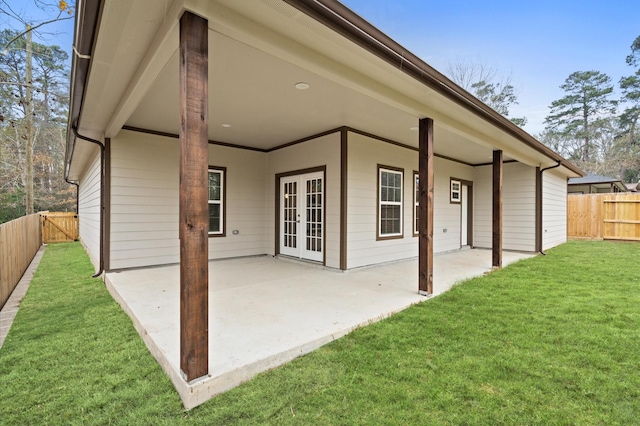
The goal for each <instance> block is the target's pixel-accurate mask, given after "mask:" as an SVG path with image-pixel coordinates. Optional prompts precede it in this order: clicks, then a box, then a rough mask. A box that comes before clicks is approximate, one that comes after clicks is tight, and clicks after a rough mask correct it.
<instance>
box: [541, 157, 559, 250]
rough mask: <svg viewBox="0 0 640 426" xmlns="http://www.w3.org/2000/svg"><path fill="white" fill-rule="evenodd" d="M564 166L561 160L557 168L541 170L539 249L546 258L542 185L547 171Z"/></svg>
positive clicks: (551, 167) (550, 167)
mask: <svg viewBox="0 0 640 426" xmlns="http://www.w3.org/2000/svg"><path fill="white" fill-rule="evenodd" d="M561 165H562V162H561V161H560V160H558V164H556V165H555V166H549V167H545V168H544V169H541V170H540V172H539V173H540V174H539V176H540V207H538V208H539V209H540V229H538V239H539V241H540V247H539V249H540V250H539V253H540V254H541V255H543V256H546V255H547V254H546V253H545V252H544V251H543V250H542V246H543V244H542V242H543V238H542V237H543V236H544V232H543V231H542V229H543V228H544V226H542V224H543V223H544V216H543V213H542V211H543V210H542V202H543V201H542V200H544V193H543V185H542V174H543V173H544V172H546V171H547V170H551V169H555V168H557V167H560V166H561Z"/></svg>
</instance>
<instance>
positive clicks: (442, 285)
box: [105, 250, 531, 409]
mask: <svg viewBox="0 0 640 426" xmlns="http://www.w3.org/2000/svg"><path fill="white" fill-rule="evenodd" d="M527 257H531V254H523V253H514V252H504V253H503V264H504V265H505V266H506V265H508V264H509V263H513V262H515V261H518V260H520V259H524V258H527ZM490 265H491V251H490V250H462V251H456V252H451V253H445V254H439V255H436V256H434V295H437V294H441V293H443V292H445V291H447V290H448V289H450V288H451V286H452V285H454V284H455V283H457V282H460V281H462V280H464V279H467V278H471V277H474V276H478V275H482V274H484V273H485V272H487V271H489V270H491V268H490ZM179 274H180V268H179V266H178V265H171V266H161V267H156V268H144V269H135V270H126V271H121V272H109V273H107V274H106V278H105V281H106V283H107V288H108V289H109V291H110V292H111V294H112V295H113V297H114V298H115V299H116V300H117V301H118V302H119V303H120V305H121V306H122V307H123V309H124V310H125V312H127V313H128V314H129V316H130V317H131V318H132V319H133V322H134V325H135V327H136V329H137V330H138V332H139V333H140V335H141V336H142V337H143V339H144V341H145V343H146V344H147V347H148V348H149V350H150V351H151V353H152V354H153V356H154V357H155V358H156V359H157V360H158V362H159V363H160V365H161V366H162V368H163V369H164V370H165V372H166V373H167V374H168V375H169V377H170V378H171V380H172V382H173V384H174V386H175V387H176V389H177V390H178V392H179V393H180V397H181V398H182V401H183V403H184V405H185V408H187V409H189V408H192V407H195V406H197V405H199V404H201V403H202V402H204V401H206V400H208V399H210V398H211V397H213V396H215V395H216V394H219V393H221V392H224V391H226V390H228V389H230V388H233V387H235V386H237V385H239V384H240V383H242V382H244V381H246V380H248V379H250V378H251V377H253V376H255V375H256V374H257V373H259V372H261V371H265V370H268V369H271V368H274V367H276V366H278V365H281V364H284V363H285V362H288V361H290V360H291V359H293V358H296V357H298V356H301V355H303V354H306V353H308V352H311V351H312V350H314V349H316V348H318V347H320V346H322V345H323V344H325V343H328V342H330V341H332V340H334V339H337V338H339V337H341V336H343V335H345V334H347V333H348V332H350V331H352V330H353V329H355V328H357V327H360V326H363V325H367V324H370V323H372V322H375V321H378V320H381V319H383V318H386V317H388V316H389V315H392V314H394V313H396V312H398V311H401V310H403V309H405V308H407V307H409V306H411V305H412V304H415V303H419V302H421V301H423V300H426V298H425V297H423V296H420V295H418V260H417V258H415V259H411V260H406V261H400V262H395V263H389V264H385V265H380V266H372V267H367V268H360V269H354V270H350V271H347V272H341V271H338V270H335V269H329V268H324V267H321V266H316V265H312V264H307V263H303V262H297V261H292V260H288V259H285V258H273V257H270V256H262V257H249V258H239V259H229V260H218V261H210V262H209V310H210V314H209V377H207V378H205V379H203V380H199V381H196V382H195V383H191V384H187V383H186V382H185V381H184V380H183V378H182V377H181V375H180V353H179V351H180V348H179V344H180V343H179V342H180V335H179V318H180V313H179V306H180V303H179V293H180V292H179V285H180V284H179V282H180V279H179Z"/></svg>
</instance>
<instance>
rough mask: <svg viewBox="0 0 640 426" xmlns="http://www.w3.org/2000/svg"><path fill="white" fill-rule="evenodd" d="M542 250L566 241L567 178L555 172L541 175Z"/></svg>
mask: <svg viewBox="0 0 640 426" xmlns="http://www.w3.org/2000/svg"><path fill="white" fill-rule="evenodd" d="M542 188H543V192H542V249H543V250H547V249H549V248H551V247H555V246H557V245H559V244H562V243H564V242H566V241H567V178H566V176H564V175H562V174H561V173H559V172H557V171H555V170H548V171H546V172H544V173H543V175H542Z"/></svg>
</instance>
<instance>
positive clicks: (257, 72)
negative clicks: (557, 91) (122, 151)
mask: <svg viewBox="0 0 640 426" xmlns="http://www.w3.org/2000/svg"><path fill="white" fill-rule="evenodd" d="M78 3H79V8H78V10H79V12H81V11H82V12H83V13H78V24H77V27H76V41H75V43H76V44H75V45H76V46H81V47H82V48H86V47H87V46H92V45H93V46H94V48H93V49H92V51H91V56H92V57H91V61H90V62H91V65H90V69H89V68H87V69H84V66H85V65H86V63H87V62H88V61H87V60H84V59H79V57H78V58H77V57H76V55H74V62H73V66H72V68H73V69H72V72H73V74H72V105H71V110H70V123H71V124H70V125H72V124H73V123H75V122H76V121H77V122H78V127H79V131H80V133H81V134H88V135H91V137H93V138H99V139H100V138H110V137H116V136H117V135H118V133H119V132H120V130H121V129H122V128H123V126H131V127H137V128H144V129H147V130H152V131H158V132H165V133H178V132H179V112H178V105H179V104H178V22H179V18H180V16H182V14H183V13H184V11H186V10H188V11H191V12H193V13H195V14H197V15H200V16H202V17H204V18H206V19H207V20H208V23H209V24H208V25H209V139H211V140H215V141H221V142H225V143H231V144H236V145H241V146H246V147H250V148H254V149H263V150H269V149H273V148H274V147H277V146H279V145H282V144H285V143H287V142H290V141H294V140H298V139H300V138H304V137H306V136H309V135H312V134H315V133H321V132H323V131H326V130H329V129H333V128H337V127H341V126H348V127H352V128H356V129H360V130H363V131H366V132H368V133H372V134H376V135H378V136H381V137H383V138H386V139H389V140H393V141H397V142H398V143H401V144H404V145H407V146H410V147H414V148H415V147H417V145H418V133H417V132H416V131H415V130H412V128H413V127H416V126H417V123H418V120H419V119H420V118H423V117H430V118H432V119H433V120H434V122H435V130H434V134H435V151H436V153H437V154H440V155H442V156H446V157H451V158H455V159H457V160H459V161H462V162H465V163H468V164H484V163H487V162H489V161H490V160H489V158H490V157H491V152H492V151H493V150H496V149H501V150H503V152H504V155H505V158H506V159H514V160H517V161H520V162H522V163H525V164H528V165H531V166H536V167H542V168H544V167H547V166H550V165H555V164H557V163H558V162H560V164H561V168H562V169H563V170H564V172H565V174H567V176H581V175H583V173H582V171H581V170H579V169H578V168H577V167H575V166H574V165H573V164H571V163H569V162H568V161H567V160H565V159H564V158H562V157H561V156H559V155H558V154H556V153H555V152H553V151H552V150H551V149H549V148H547V147H546V146H544V145H543V144H541V143H540V142H538V141H537V140H536V139H535V138H533V137H532V136H530V135H529V134H527V133H526V132H525V131H524V130H522V129H520V128H519V127H517V126H515V125H514V124H513V123H511V122H510V121H509V120H507V119H506V118H504V117H503V116H501V115H500V114H498V113H497V112H495V111H493V110H492V109H491V108H489V107H488V106H486V105H484V104H483V103H482V102H480V101H479V100H478V99H476V98H475V97H473V96H472V95H470V94H469V93H467V92H466V91H464V90H463V89H462V88H460V87H459V86H457V85H456V84H455V83H453V82H451V81H450V80H449V79H447V78H446V77H445V76H443V75H442V74H440V73H438V72H437V71H436V70H434V69H433V68H431V67H430V66H428V65H427V64H426V63H424V62H423V61H421V60H420V59H419V58H417V57H415V55H413V54H411V53H410V52H408V51H407V50H405V49H403V48H402V47H401V46H400V45H398V44H397V43H395V42H394V41H393V40H391V39H390V38H389V37H387V36H386V35H384V34H383V33H381V32H380V31H379V30H377V29H376V28H374V27H373V26H371V25H370V24H369V23H368V22H366V21H364V20H363V19H362V18H360V17H359V16H357V15H356V14H354V13H353V12H352V11H350V10H349V9H347V8H346V7H344V6H343V5H342V4H340V3H338V2H336V1H334V0H284V1H282V0H260V1H252V2H244V1H243V2H238V1H234V0H217V1H208V0H174V1H170V0H167V1H165V2H158V1H157V0H135V1H132V0H124V1H123V0H121V1H113V0H104V6H103V7H102V8H101V9H102V12H101V14H100V18H99V20H98V19H96V20H95V22H94V21H92V19H93V14H92V13H90V12H91V11H95V10H98V9H100V7H98V4H99V2H98V1H93V2H91V1H84V2H82V1H79V2H78ZM89 4H90V5H91V7H89V6H87V5H89ZM96 16H97V13H96ZM98 21H99V27H98ZM92 27H93V29H94V31H91V28H92ZM94 34H95V37H94ZM88 51H89V50H88V49H87V50H81V52H88ZM89 71H90V72H89ZM298 82H305V83H308V84H309V85H310V88H309V89H308V90H304V91H301V90H296V89H295V87H294V86H295V84H296V83H298ZM223 124H230V125H231V127H223V126H222V125H223ZM93 149H95V148H94V147H93V146H91V144H86V143H84V142H80V141H78V142H77V143H76V142H75V138H74V137H73V136H72V133H71V132H69V140H68V144H67V171H66V172H67V174H68V176H69V178H70V179H77V178H79V176H80V175H81V173H82V172H83V170H84V163H85V161H84V160H83V159H86V157H87V156H88V155H90V153H91V152H92V150H93ZM71 154H73V161H72V158H71Z"/></svg>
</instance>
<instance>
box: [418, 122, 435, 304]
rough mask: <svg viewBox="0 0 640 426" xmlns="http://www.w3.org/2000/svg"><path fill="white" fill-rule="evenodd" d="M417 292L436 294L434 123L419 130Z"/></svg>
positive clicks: (429, 123)
mask: <svg viewBox="0 0 640 426" xmlns="http://www.w3.org/2000/svg"><path fill="white" fill-rule="evenodd" d="M418 155H419V159H418V166H419V171H418V192H419V201H418V204H419V205H418V235H419V236H418V271H419V272H418V273H419V275H418V292H419V293H420V294H422V295H429V294H432V293H433V120H432V119H430V118H423V119H421V120H420V127H419V154H418Z"/></svg>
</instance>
